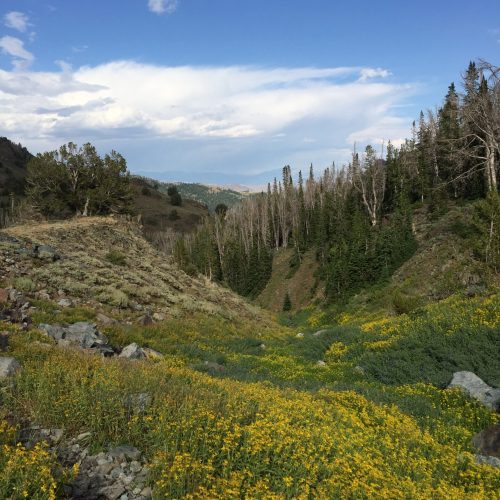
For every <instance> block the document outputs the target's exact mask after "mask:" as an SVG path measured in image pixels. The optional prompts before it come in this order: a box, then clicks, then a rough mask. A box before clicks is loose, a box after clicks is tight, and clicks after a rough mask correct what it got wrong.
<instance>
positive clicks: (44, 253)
mask: <svg viewBox="0 0 500 500" xmlns="http://www.w3.org/2000/svg"><path fill="white" fill-rule="evenodd" d="M33 253H34V255H35V257H38V258H39V259H42V260H51V261H56V260H58V259H60V258H61V257H60V256H59V254H58V253H57V252H56V250H55V248H53V247H50V246H49V245H36V246H35V249H34V251H33Z"/></svg>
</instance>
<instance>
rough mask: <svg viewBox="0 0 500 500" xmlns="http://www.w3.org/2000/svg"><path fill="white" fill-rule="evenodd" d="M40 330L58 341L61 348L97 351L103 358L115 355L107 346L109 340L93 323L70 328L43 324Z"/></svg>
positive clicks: (75, 325)
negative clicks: (73, 347) (71, 347)
mask: <svg viewBox="0 0 500 500" xmlns="http://www.w3.org/2000/svg"><path fill="white" fill-rule="evenodd" d="M38 328H39V329H40V330H42V331H43V332H45V334H46V335H48V336H49V337H52V338H53V339H54V340H56V341H57V343H58V344H59V346H61V347H68V346H70V345H76V346H78V347H82V348H83V349H96V350H98V351H99V352H101V354H102V355H103V356H112V355H114V351H113V349H112V348H111V347H110V346H108V345H107V342H108V339H107V338H106V337H105V336H104V335H103V334H102V333H100V332H99V331H98V330H97V328H96V325H95V324H93V323H88V322H86V321H80V322H78V323H73V324H72V325H69V326H61V325H47V324H44V323H41V324H40V325H39V326H38Z"/></svg>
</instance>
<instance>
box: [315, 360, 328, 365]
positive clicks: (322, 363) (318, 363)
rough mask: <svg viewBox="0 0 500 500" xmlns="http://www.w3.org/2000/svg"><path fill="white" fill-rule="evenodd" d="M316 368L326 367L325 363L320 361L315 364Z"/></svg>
mask: <svg viewBox="0 0 500 500" xmlns="http://www.w3.org/2000/svg"><path fill="white" fill-rule="evenodd" d="M316 365H317V366H326V363H325V362H324V361H323V360H322V359H320V360H319V361H318V362H317V363H316Z"/></svg>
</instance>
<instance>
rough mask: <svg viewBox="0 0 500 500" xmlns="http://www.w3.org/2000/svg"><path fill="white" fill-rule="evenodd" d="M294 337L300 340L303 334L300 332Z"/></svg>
mask: <svg viewBox="0 0 500 500" xmlns="http://www.w3.org/2000/svg"><path fill="white" fill-rule="evenodd" d="M295 336H296V337H297V338H298V339H301V338H302V337H303V336H304V334H303V333H302V332H299V333H297V335H295Z"/></svg>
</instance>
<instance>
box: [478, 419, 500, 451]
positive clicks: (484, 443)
mask: <svg viewBox="0 0 500 500" xmlns="http://www.w3.org/2000/svg"><path fill="white" fill-rule="evenodd" d="M472 444H473V445H474V447H475V448H476V450H477V451H478V453H479V454H480V455H488V456H491V457H496V458H498V459H500V424H495V425H491V426H490V427H487V428H486V429H484V430H482V431H481V432H478V433H477V434H476V435H474V436H473V437H472Z"/></svg>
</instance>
